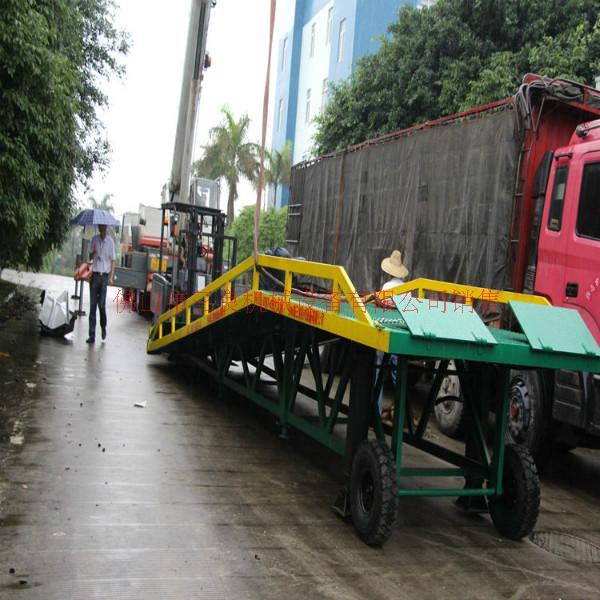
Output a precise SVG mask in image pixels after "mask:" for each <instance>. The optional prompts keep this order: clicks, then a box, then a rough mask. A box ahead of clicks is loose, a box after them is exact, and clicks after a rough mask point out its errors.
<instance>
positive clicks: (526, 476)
mask: <svg viewBox="0 0 600 600" xmlns="http://www.w3.org/2000/svg"><path fill="white" fill-rule="evenodd" d="M488 504H489V507H490V515H491V517H492V521H493V523H494V525H495V527H496V529H497V530H498V532H499V533H500V534H502V535H503V536H504V537H507V538H510V539H511V540H520V539H522V538H524V537H525V536H527V535H529V534H530V533H531V532H532V531H533V528H534V527H535V524H536V521H537V518H538V513H539V510H540V480H539V477H538V471H537V468H536V466H535V463H534V462H533V458H532V457H531V454H529V452H528V451H527V449H526V448H524V447H522V446H517V445H516V444H507V445H506V446H505V448H504V471H503V473H502V495H501V496H490V497H489V498H488Z"/></svg>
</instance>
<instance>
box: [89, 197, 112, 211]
mask: <svg viewBox="0 0 600 600" xmlns="http://www.w3.org/2000/svg"><path fill="white" fill-rule="evenodd" d="M112 197H113V195H112V194H104V196H103V197H102V200H100V201H98V200H96V198H94V196H90V197H89V198H88V202H89V203H90V204H91V205H92V208H96V209H98V210H106V211H108V212H110V213H112V212H114V211H115V207H114V206H113V205H112Z"/></svg>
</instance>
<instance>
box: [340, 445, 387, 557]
mask: <svg viewBox="0 0 600 600" xmlns="http://www.w3.org/2000/svg"><path fill="white" fill-rule="evenodd" d="M350 509H351V513H352V523H353V525H354V529H355V531H356V533H357V535H358V537H359V538H360V539H361V540H362V541H363V542H365V543H366V544H368V545H369V546H381V545H382V544H383V543H384V542H385V541H386V540H387V539H388V538H389V537H390V535H391V533H392V529H393V527H394V522H395V521H396V513H397V509H398V496H397V486H396V465H395V462H394V458H393V456H392V453H391V452H390V450H389V448H388V447H387V446H386V445H385V444H384V443H383V442H380V441H378V440H364V441H362V442H361V443H360V445H359V446H358V448H357V450H356V453H355V454H354V459H353V460H352V473H351V476H350Z"/></svg>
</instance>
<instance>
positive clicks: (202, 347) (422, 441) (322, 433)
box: [147, 255, 600, 545]
mask: <svg viewBox="0 0 600 600" xmlns="http://www.w3.org/2000/svg"><path fill="white" fill-rule="evenodd" d="M265 269H268V270H269V271H270V272H271V273H273V271H275V272H277V273H278V274H279V276H280V277H281V280H282V281H281V286H280V287H281V289H279V290H275V291H274V290H272V289H266V288H272V287H273V286H272V280H273V276H272V275H270V276H269V278H266V277H265ZM295 277H309V278H313V279H314V280H318V281H319V282H321V283H322V282H323V281H324V280H325V281H327V282H329V285H330V288H329V289H331V293H329V294H306V293H302V292H300V291H298V290H296V289H295V288H294V286H293V282H294V278H295ZM243 278H246V279H249V280H250V281H251V283H249V284H247V286H246V287H245V288H244V289H243V290H239V288H240V283H239V282H240V280H242V279H243ZM236 288H238V293H234V289H236ZM432 294H433V296H432ZM388 295H389V298H388V299H387V301H385V302H384V303H383V305H378V304H376V303H375V302H369V301H367V299H365V298H361V297H360V296H359V295H358V293H357V292H356V289H355V288H354V286H353V285H352V282H351V281H350V279H349V277H348V275H347V274H346V272H345V270H344V269H343V268H342V267H339V266H333V265H326V264H320V263H312V262H306V261H298V260H293V259H285V258H277V257H272V256H265V255H259V256H258V257H257V259H256V261H255V260H254V259H253V258H249V259H247V260H245V261H244V262H242V263H240V264H239V265H237V266H236V267H235V268H233V269H231V270H230V271H228V272H227V273H226V274H225V275H224V276H222V277H221V278H219V279H218V280H216V281H214V282H213V283H212V284H210V285H209V286H207V287H206V288H204V289H203V290H201V291H200V292H198V293H197V294H195V295H194V296H192V297H190V298H188V299H186V300H185V301H183V302H181V303H180V304H178V305H177V306H175V307H173V308H172V309H170V310H168V311H166V312H164V313H163V314H162V315H160V317H159V318H158V319H157V321H156V322H155V323H154V325H153V326H152V328H151V330H150V335H149V339H148V346H147V350H148V352H149V353H152V354H154V353H160V352H165V353H170V354H183V355H186V356H187V357H190V358H191V359H193V361H194V363H195V364H196V365H197V366H198V367H199V368H201V369H202V370H204V371H205V372H206V373H208V374H210V375H211V376H213V377H214V378H215V380H216V381H217V383H218V385H219V388H222V387H229V388H230V389H232V390H234V391H235V392H237V393H239V394H241V395H243V396H245V397H247V398H248V399H250V400H252V401H254V402H256V403H257V404H259V405H261V406H262V407H264V408H265V409H267V410H269V411H270V412H272V413H273V414H274V415H276V416H277V418H278V420H279V423H280V426H281V432H282V436H284V437H285V436H286V435H287V432H288V427H294V428H296V429H298V430H300V431H302V432H304V433H305V434H307V435H310V436H311V437H313V438H315V439H317V440H318V441H320V442H321V443H323V444H324V445H325V446H327V447H329V448H330V449H332V450H334V451H336V452H338V453H340V454H341V455H343V456H344V457H345V461H344V462H345V475H346V478H347V481H348V485H347V487H346V488H345V489H344V491H343V493H342V494H341V495H340V498H339V499H338V501H337V502H336V505H335V507H336V510H337V511H338V512H339V513H341V514H342V515H344V516H349V515H350V514H351V516H352V520H353V522H354V526H355V528H356V530H357V532H358V534H359V536H360V537H361V538H362V539H363V540H365V541H366V542H367V543H369V544H373V545H378V544H381V543H383V542H384V541H385V539H387V537H388V536H389V535H390V533H391V525H392V523H393V521H394V518H395V512H396V502H397V498H398V497H400V496H406V495H435V496H459V497H460V496H463V497H465V500H467V501H468V502H470V500H469V498H471V497H484V496H485V497H487V498H488V504H489V509H490V512H491V516H492V520H493V521H494V524H495V525H496V527H497V529H498V530H499V531H500V532H501V533H503V534H504V535H506V536H508V537H511V538H514V539H520V538H521V537H523V536H525V535H527V534H528V533H529V532H530V531H531V530H532V528H533V526H534V524H535V520H536V518H537V511H538V507H539V481H538V479H537V472H536V471H535V465H534V463H533V461H532V460H531V457H530V456H529V455H528V454H527V453H526V451H525V452H524V451H522V449H521V448H520V447H515V446H514V445H508V446H505V436H506V429H507V413H508V405H509V395H510V381H511V369H569V370H573V371H586V372H594V373H599V372H600V348H599V347H598V345H597V344H596V342H595V341H594V340H593V338H591V334H589V331H588V330H587V328H586V327H585V324H584V323H583V321H582V319H581V317H580V316H579V315H578V313H576V312H575V311H569V312H570V313H571V314H569V315H568V318H567V319H564V320H562V319H561V318H560V317H561V315H559V314H558V313H557V312H556V311H557V310H558V311H560V309H556V308H554V307H551V306H550V305H549V303H548V302H547V300H545V299H544V298H541V297H537V296H531V295H524V294H515V293H510V292H503V291H497V290H485V289H483V288H477V287H473V286H464V285H459V284H453V283H452V284H451V283H445V282H438V281H432V280H427V279H417V280H414V281H411V282H408V283H406V284H404V285H402V286H399V287H397V288H394V289H393V290H391V291H390V292H388ZM447 297H451V298H452V301H448V300H446V298H447ZM460 298H462V299H463V301H462V302H456V299H460ZM481 302H489V303H493V304H495V305H507V306H508V307H509V310H511V311H513V313H514V315H515V317H516V318H517V319H518V322H519V325H520V327H521V329H522V331H523V333H516V332H514V331H508V330H503V329H500V328H497V327H488V326H487V325H486V324H484V322H483V321H482V319H481V318H480V316H479V315H478V313H477V311H476V310H475V307H476V305H477V304H478V303H481ZM544 323H552V333H551V336H550V337H551V343H550V342H548V341H547V339H549V334H545V333H544V332H543V328H544ZM580 338H581V343H574V342H573V340H574V339H575V340H576V341H577V340H579V339H580ZM590 338H591V339H590ZM330 340H337V344H336V347H337V360H336V361H334V364H332V365H331V368H330V369H329V370H328V372H327V373H326V372H325V370H326V369H325V368H324V365H323V364H322V361H321V356H320V352H319V349H320V347H321V345H322V344H323V343H324V342H327V341H330ZM544 340H546V341H544ZM376 351H378V352H380V353H381V354H379V358H376ZM415 359H419V360H421V361H424V362H423V363H422V364H423V366H422V370H423V371H426V372H428V373H429V374H431V375H432V379H431V382H430V386H429V389H428V393H427V399H426V401H425V403H424V405H423V406H422V408H421V411H420V414H418V412H419V411H417V410H416V407H415V405H414V402H413V401H412V397H411V394H410V393H409V361H414V360H415ZM450 361H454V365H455V367H453V368H450V367H449V365H451V364H452V363H450ZM236 364H237V365H238V367H239V366H241V370H240V369H239V368H238V369H236V368H235V365H236ZM411 364H412V363H411ZM448 375H456V376H458V377H459V380H460V386H461V396H462V401H463V402H464V405H465V409H466V429H467V433H466V443H465V453H464V455H462V454H460V453H457V452H453V451H450V450H448V449H447V448H445V447H443V446H441V445H439V444H436V443H433V442H432V441H431V440H428V439H426V436H425V432H426V429H427V424H428V422H429V419H430V417H431V414H432V413H433V408H434V406H435V404H436V402H437V396H438V392H439V390H440V387H441V384H442V381H443V379H444V378H445V377H447V376H448ZM389 377H392V379H394V380H395V382H394V390H395V391H394V417H393V423H391V424H390V423H386V422H383V421H382V419H381V414H380V409H379V407H378V400H379V397H380V393H381V390H382V388H383V386H384V384H385V381H386V379H388V378H389ZM267 381H270V383H271V384H275V386H274V385H269V386H267V387H268V388H269V389H268V391H267V390H266V389H265V382H267ZM274 387H275V389H276V394H273V389H274ZM300 398H303V399H308V400H309V401H311V406H312V407H313V410H312V411H309V412H308V413H307V411H306V406H305V403H304V400H300ZM301 404H302V406H300V405H301ZM490 411H491V412H495V413H496V427H495V431H494V441H493V444H492V452H491V453H490V449H489V447H488V439H487V424H488V416H489V413H490ZM498 415H499V416H498ZM403 443H407V444H410V445H412V446H415V447H417V448H419V449H420V450H422V451H424V452H426V453H428V454H432V455H434V456H436V457H438V458H440V459H441V460H443V461H445V462H447V463H450V465H452V466H451V467H450V468H437V469H432V468H428V469H418V468H405V467H403V466H402V446H403ZM456 476H459V477H464V479H465V485H464V487H461V488H457V487H456V485H455V484H454V485H450V486H446V487H436V488H433V489H431V488H423V487H420V486H414V487H410V488H409V487H406V485H405V481H406V480H408V481H413V479H414V478H429V477H436V478H442V479H443V478H448V477H456ZM390 490H392V492H390ZM471 499H472V498H471ZM476 499H477V498H475V500H476ZM480 500H481V501H483V502H485V499H483V498H481V499H480Z"/></svg>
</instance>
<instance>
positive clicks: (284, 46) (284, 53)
mask: <svg viewBox="0 0 600 600" xmlns="http://www.w3.org/2000/svg"><path fill="white" fill-rule="evenodd" d="M286 62H287V38H283V44H282V46H281V70H282V71H285V63H286Z"/></svg>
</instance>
